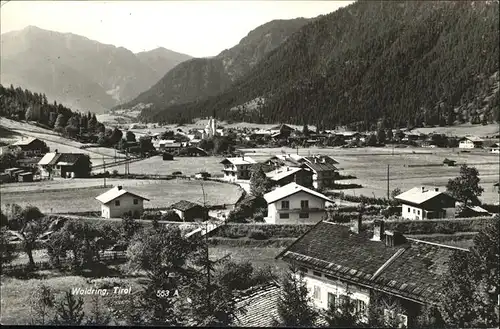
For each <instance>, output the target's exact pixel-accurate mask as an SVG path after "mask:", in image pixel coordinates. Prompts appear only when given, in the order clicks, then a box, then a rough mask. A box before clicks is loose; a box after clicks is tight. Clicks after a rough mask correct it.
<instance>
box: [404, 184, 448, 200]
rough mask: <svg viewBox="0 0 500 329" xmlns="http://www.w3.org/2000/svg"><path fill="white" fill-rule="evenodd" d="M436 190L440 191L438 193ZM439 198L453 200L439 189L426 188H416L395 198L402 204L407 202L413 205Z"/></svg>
mask: <svg viewBox="0 0 500 329" xmlns="http://www.w3.org/2000/svg"><path fill="white" fill-rule="evenodd" d="M436 189H438V190H437V191H436ZM437 196H440V197H444V198H452V197H451V196H449V195H448V194H446V193H444V191H441V189H440V188H437V187H427V188H426V187H424V186H422V187H414V188H412V189H410V190H408V191H406V192H403V193H401V194H399V195H397V196H396V197H395V198H396V199H398V200H400V201H402V202H407V203H412V204H423V203H424V202H427V201H429V200H431V199H434V198H435V197H437ZM452 199H453V198H452Z"/></svg>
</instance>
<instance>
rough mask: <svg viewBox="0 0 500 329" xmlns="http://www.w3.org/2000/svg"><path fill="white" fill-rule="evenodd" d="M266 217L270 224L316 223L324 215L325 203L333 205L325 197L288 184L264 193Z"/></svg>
mask: <svg viewBox="0 0 500 329" xmlns="http://www.w3.org/2000/svg"><path fill="white" fill-rule="evenodd" d="M264 199H265V200H266V202H267V217H266V218H264V220H265V221H266V222H267V223H270V224H289V223H290V224H295V223H300V224H308V223H317V222H319V221H320V220H322V219H323V218H324V217H325V215H326V210H325V203H326V202H328V203H333V201H332V200H330V199H329V198H327V197H326V196H325V195H323V194H321V193H318V192H316V191H313V190H311V189H308V188H307V187H304V186H300V185H298V184H296V183H290V184H287V185H285V186H283V187H279V188H277V189H275V190H274V191H271V192H269V193H266V194H265V195H264Z"/></svg>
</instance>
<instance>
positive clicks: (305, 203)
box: [300, 200, 309, 209]
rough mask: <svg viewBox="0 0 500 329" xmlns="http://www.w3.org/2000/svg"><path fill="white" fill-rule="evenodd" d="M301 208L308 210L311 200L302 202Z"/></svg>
mask: <svg viewBox="0 0 500 329" xmlns="http://www.w3.org/2000/svg"><path fill="white" fill-rule="evenodd" d="M300 208H301V209H308V208H309V200H302V201H300Z"/></svg>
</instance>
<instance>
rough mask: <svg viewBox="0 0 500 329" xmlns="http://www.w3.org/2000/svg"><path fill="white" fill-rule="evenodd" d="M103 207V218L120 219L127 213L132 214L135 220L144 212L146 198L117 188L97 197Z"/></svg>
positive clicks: (119, 187)
mask: <svg viewBox="0 0 500 329" xmlns="http://www.w3.org/2000/svg"><path fill="white" fill-rule="evenodd" d="M96 199H97V200H98V201H100V202H101V203H102V205H101V217H104V218H119V217H122V216H123V215H124V214H125V213H128V212H131V213H132V215H133V217H134V218H138V217H140V216H141V215H142V213H143V212H144V200H146V201H149V199H146V198H145V197H142V196H139V195H137V194H134V193H131V192H128V191H126V190H124V189H123V188H122V187H121V186H116V187H114V188H112V189H111V190H109V191H107V192H104V193H103V194H101V195H99V196H98V197H96Z"/></svg>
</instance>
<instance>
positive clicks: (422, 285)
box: [277, 222, 467, 303]
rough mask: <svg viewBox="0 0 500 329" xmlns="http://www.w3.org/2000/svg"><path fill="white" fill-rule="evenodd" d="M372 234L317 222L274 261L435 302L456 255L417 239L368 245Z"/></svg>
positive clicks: (372, 242) (448, 248)
mask: <svg viewBox="0 0 500 329" xmlns="http://www.w3.org/2000/svg"><path fill="white" fill-rule="evenodd" d="M371 237H372V235H371V232H367V231H361V232H360V233H359V234H354V233H352V232H350V229H349V227H347V226H344V225H339V224H333V223H327V222H319V223H318V224H317V225H315V226H314V227H313V228H312V229H311V230H309V231H308V232H307V233H306V234H304V235H303V236H302V237H301V238H299V239H298V240H296V241H295V242H294V243H293V244H292V245H291V246H289V247H288V248H287V249H285V250H284V251H283V252H282V253H281V254H280V255H278V256H277V258H282V259H283V260H286V261H289V262H296V263H299V264H302V265H304V266H307V267H310V268H313V269H316V270H318V271H321V272H323V273H325V274H326V275H330V276H332V277H336V278H338V279H340V280H345V281H349V282H353V283H356V284H359V285H361V286H365V287H369V288H372V289H376V290H381V291H385V292H386V293H389V294H395V295H397V296H401V297H403V298H406V299H410V300H414V301H417V302H420V303H426V302H428V301H436V302H437V301H439V298H440V295H441V289H442V288H441V287H442V283H443V282H442V280H443V274H444V273H445V272H446V270H447V269H448V261H449V258H450V256H451V255H452V253H453V252H454V251H456V250H461V251H464V252H466V251H467V250H466V249H462V248H457V247H450V246H445V245H440V244H435V243H430V242H426V241H420V240H416V239H407V241H406V243H404V244H401V245H397V246H394V247H389V246H386V245H385V243H384V242H380V241H372V240H371Z"/></svg>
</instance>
